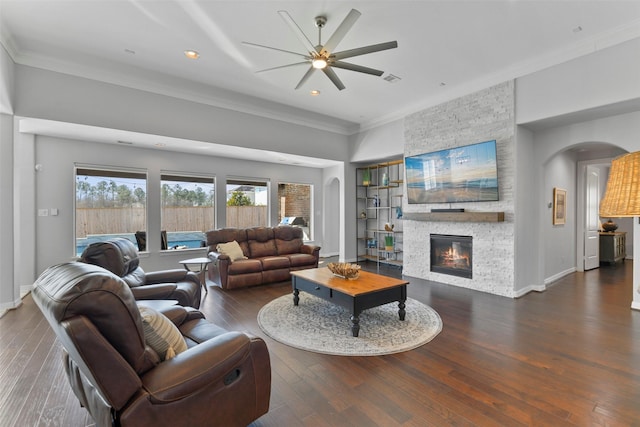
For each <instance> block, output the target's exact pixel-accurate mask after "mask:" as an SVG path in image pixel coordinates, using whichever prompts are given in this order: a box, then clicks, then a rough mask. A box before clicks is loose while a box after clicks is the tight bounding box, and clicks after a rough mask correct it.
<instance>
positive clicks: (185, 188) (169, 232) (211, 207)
mask: <svg viewBox="0 0 640 427" xmlns="http://www.w3.org/2000/svg"><path fill="white" fill-rule="evenodd" d="M160 180H161V181H160V188H161V196H160V199H161V203H162V219H161V222H162V236H165V235H166V240H164V241H163V247H162V249H188V248H199V247H201V246H203V242H204V241H205V235H204V233H205V232H206V231H207V230H212V229H214V228H216V224H215V178H214V177H211V176H189V175H184V174H175V173H174V174H169V173H162V174H161V176H160ZM164 242H166V244H165V243H164Z"/></svg>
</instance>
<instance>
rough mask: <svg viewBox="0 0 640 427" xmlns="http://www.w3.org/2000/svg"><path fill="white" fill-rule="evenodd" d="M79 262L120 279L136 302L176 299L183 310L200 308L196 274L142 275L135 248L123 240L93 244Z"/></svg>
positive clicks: (182, 271)
mask: <svg viewBox="0 0 640 427" xmlns="http://www.w3.org/2000/svg"><path fill="white" fill-rule="evenodd" d="M80 260H81V261H82V262H86V263H88V264H95V265H99V266H100V267H102V268H106V269H107V270H109V271H110V272H112V273H113V274H115V275H116V276H118V277H121V278H122V279H123V280H124V281H125V282H126V283H127V285H129V287H130V288H131V292H133V296H134V297H135V299H137V300H145V299H147V300H148V299H175V300H178V304H180V305H182V306H185V307H186V306H191V307H194V308H198V307H200V295H201V294H200V279H199V278H198V275H197V274H196V273H193V272H190V271H186V270H185V269H183V268H176V269H171V270H162V271H153V272H150V273H145V272H144V270H143V269H142V267H140V260H139V258H138V249H137V248H136V245H135V244H134V243H133V242H131V241H130V240H127V239H125V238H122V237H117V238H113V239H110V240H106V241H104V242H96V243H92V244H90V245H89V246H87V248H86V249H85V250H84V252H82V255H81V256H80Z"/></svg>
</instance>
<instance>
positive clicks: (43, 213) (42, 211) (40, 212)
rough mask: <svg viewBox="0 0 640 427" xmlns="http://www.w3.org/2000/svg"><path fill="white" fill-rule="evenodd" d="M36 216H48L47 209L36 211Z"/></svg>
mask: <svg viewBox="0 0 640 427" xmlns="http://www.w3.org/2000/svg"><path fill="white" fill-rule="evenodd" d="M38 216H49V209H38Z"/></svg>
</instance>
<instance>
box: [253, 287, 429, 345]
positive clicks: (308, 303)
mask: <svg viewBox="0 0 640 427" xmlns="http://www.w3.org/2000/svg"><path fill="white" fill-rule="evenodd" d="M406 311H407V314H406V317H405V320H404V321H400V319H399V318H398V303H397V302H393V303H389V304H385V305H383V306H380V307H375V308H371V309H369V310H365V311H363V312H362V313H361V314H360V333H359V336H358V337H354V336H352V334H351V319H350V318H351V313H350V312H349V311H348V310H346V309H344V308H342V307H339V306H337V305H335V304H333V303H331V302H328V301H325V300H323V299H320V298H318V297H315V296H313V295H309V294H307V293H303V292H301V293H300V303H299V305H298V306H294V305H293V296H292V295H291V294H289V295H284V296H282V297H280V298H276V299H275V300H273V301H271V302H270V303H268V304H267V305H265V306H264V307H262V308H261V309H260V312H259V313H258V324H259V325H260V328H262V330H263V331H264V333H266V334H267V335H268V336H270V337H271V338H273V339H274V340H276V341H279V342H281V343H283V344H286V345H288V346H291V347H295V348H299V349H302V350H308V351H313V352H316V353H324V354H333V355H340V356H379V355H383V354H392V353H400V352H403V351H408V350H412V349H414V348H417V347H420V346H421V345H424V344H426V343H428V342H429V341H431V340H432V339H433V338H434V337H435V336H436V335H438V334H439V333H440V331H441V330H442V320H441V319H440V316H439V315H438V313H437V312H436V311H435V310H434V309H432V308H431V307H429V306H427V305H425V304H422V303H421V302H419V301H416V300H414V299H411V298H409V299H407V302H406Z"/></svg>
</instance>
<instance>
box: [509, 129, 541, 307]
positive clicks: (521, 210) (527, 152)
mask: <svg viewBox="0 0 640 427" xmlns="http://www.w3.org/2000/svg"><path fill="white" fill-rule="evenodd" d="M516 132H517V136H516V140H517V144H516V147H515V162H516V164H515V170H516V173H515V183H514V188H515V191H514V193H515V217H516V222H515V239H514V244H515V284H514V295H515V296H521V295H523V294H525V293H526V292H529V291H531V290H540V287H539V286H538V284H539V283H540V277H539V265H540V263H541V260H540V254H539V253H538V248H537V247H536V246H535V245H532V244H531V242H532V241H534V240H535V236H536V235H537V234H538V229H537V227H535V226H534V225H535V224H536V220H537V218H538V214H537V205H536V199H535V197H531V195H532V194H535V193H536V189H537V188H538V186H539V185H538V183H537V182H536V181H535V180H533V179H531V177H532V176H534V175H535V166H534V164H533V162H532V161H531V159H532V158H533V151H534V147H533V133H532V132H530V131H529V130H527V129H525V128H523V127H521V126H518V128H517V130H516Z"/></svg>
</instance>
